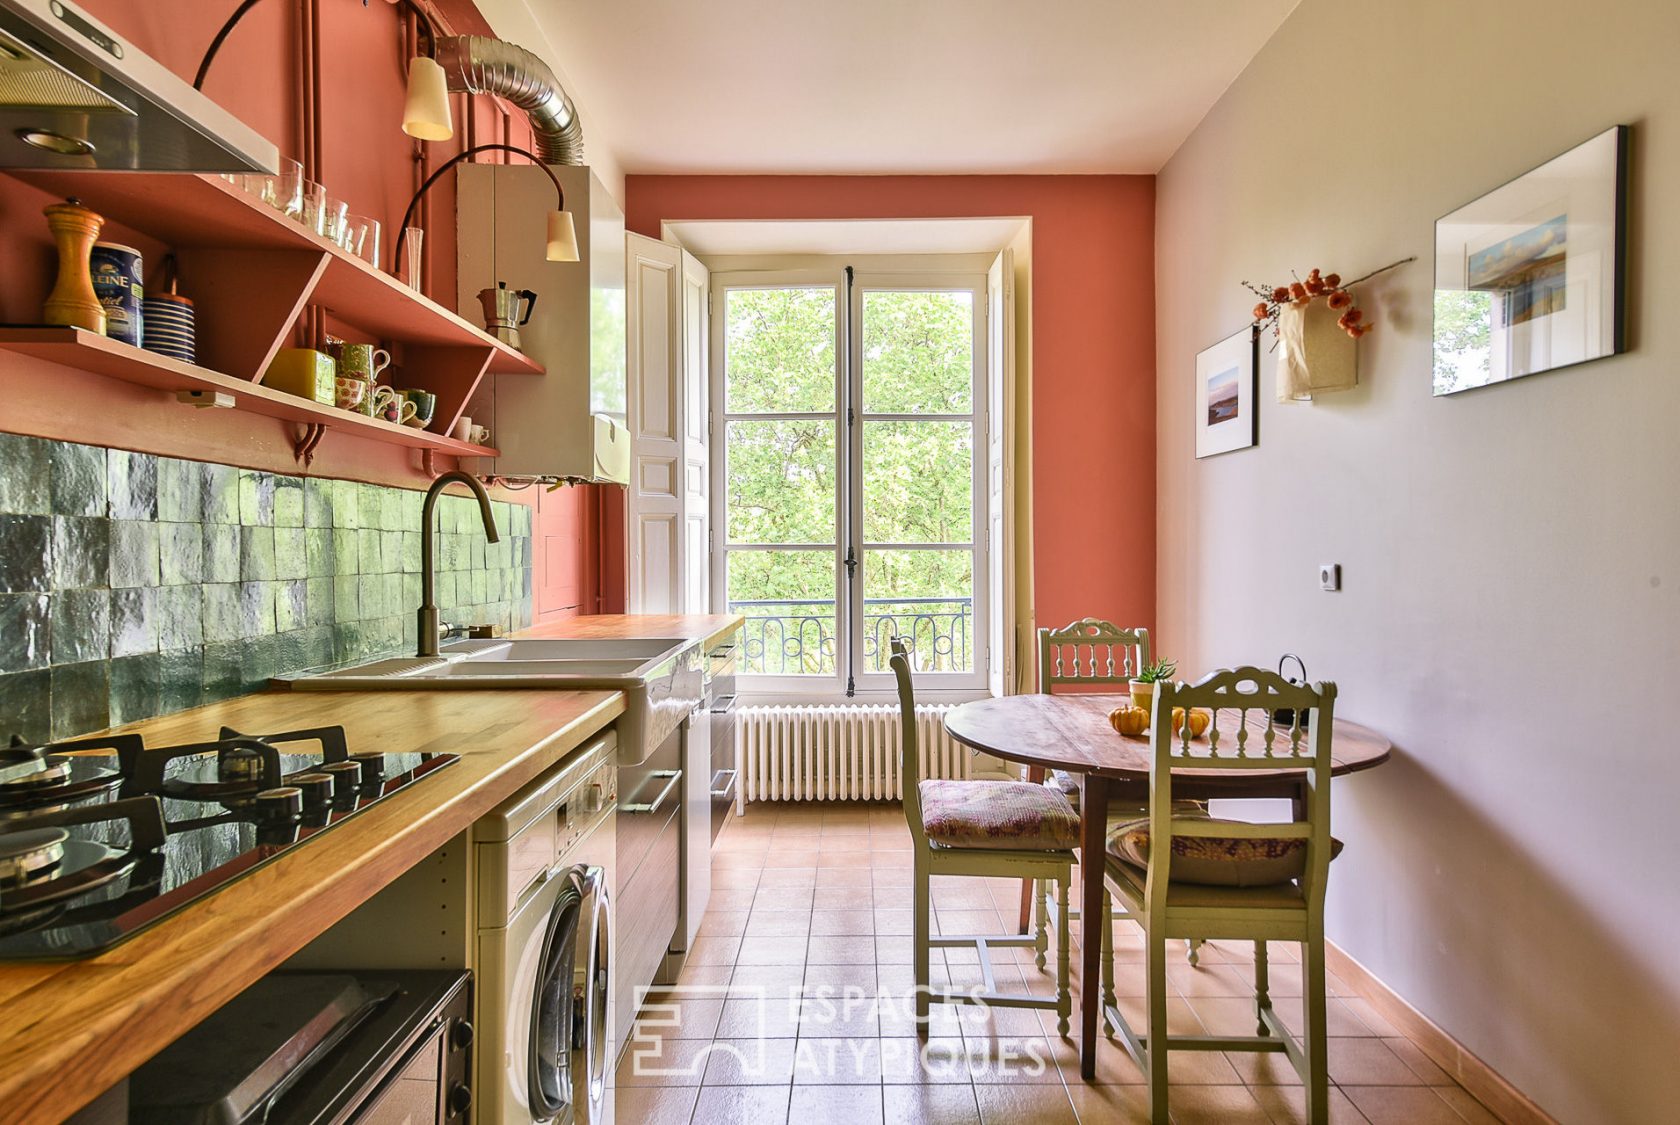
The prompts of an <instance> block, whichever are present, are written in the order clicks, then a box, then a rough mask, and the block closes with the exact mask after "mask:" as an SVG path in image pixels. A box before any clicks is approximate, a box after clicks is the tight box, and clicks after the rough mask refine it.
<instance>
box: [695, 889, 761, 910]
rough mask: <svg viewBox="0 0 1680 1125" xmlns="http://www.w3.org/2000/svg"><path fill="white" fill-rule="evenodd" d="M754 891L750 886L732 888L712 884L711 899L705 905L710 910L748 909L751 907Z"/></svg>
mask: <svg viewBox="0 0 1680 1125" xmlns="http://www.w3.org/2000/svg"><path fill="white" fill-rule="evenodd" d="M754 893H755V891H754V888H752V887H741V888H736V889H732V888H729V887H718V886H713V887H712V897H711V900H710V901H709V902H708V903H707V904H706V905H707V908H708V909H710V910H748V909H750V908H751V907H752V904H753V895H754Z"/></svg>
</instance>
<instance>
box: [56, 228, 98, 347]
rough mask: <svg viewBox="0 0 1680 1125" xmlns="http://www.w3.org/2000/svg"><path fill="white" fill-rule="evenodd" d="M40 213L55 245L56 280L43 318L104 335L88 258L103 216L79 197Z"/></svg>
mask: <svg viewBox="0 0 1680 1125" xmlns="http://www.w3.org/2000/svg"><path fill="white" fill-rule="evenodd" d="M43 214H45V215H46V216H47V229H48V230H50V231H52V236H53V242H54V243H56V244H57V246H58V281H57V282H55V283H54V285H53V290H52V293H50V294H49V295H48V296H47V303H46V321H47V323H48V324H68V325H74V326H75V327H77V328H85V329H87V330H88V331H89V332H97V333H99V334H100V335H101V336H103V335H104V334H105V306H103V305H101V304H100V303H99V298H98V297H97V296H95V295H94V292H93V274H92V270H91V267H90V265H89V260H90V258H91V257H92V254H93V243H94V240H95V239H97V238H98V237H99V228H101V227H103V226H104V225H105V220H104V218H103V217H102V216H100V215H97V214H95V213H94V212H92V211H89V210H88V209H87V208H86V207H83V206H82V203H81V200H79V199H71V200H68V201H66V202H64V203H54V204H53V205H52V206H50V207H48V208H46V210H45V211H44V212H43Z"/></svg>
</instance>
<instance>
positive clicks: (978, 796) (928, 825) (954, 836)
mask: <svg viewBox="0 0 1680 1125" xmlns="http://www.w3.org/2000/svg"><path fill="white" fill-rule="evenodd" d="M891 664H892V670H893V674H894V675H895V676H896V677H897V678H898V703H899V707H900V709H901V716H902V721H901V723H900V726H901V727H902V730H903V739H902V754H903V758H902V770H903V775H902V776H903V788H904V816H905V819H906V820H907V821H909V824H910V834H911V836H912V838H913V839H912V847H913V849H914V863H913V867H914V874H913V887H914V894H915V899H916V902H915V922H914V926H913V934H914V939H913V940H914V945H915V948H914V958H915V980H916V1021H917V1025H918V1028H919V1030H920V1031H922V1032H923V1033H925V1032H926V1030H927V1018H928V1008H929V1006H930V1005H931V1003H932V1002H934V1001H937V1002H939V1003H941V1004H973V1003H984V1004H987V1005H990V1006H992V1007H997V1008H1043V1009H1048V1010H1053V1011H1055V1013H1056V1014H1057V1016H1058V1017H1059V1019H1058V1022H1057V1030H1058V1031H1059V1032H1060V1033H1061V1034H1063V1035H1066V1034H1067V1033H1068V1024H1069V1017H1070V1016H1071V1014H1072V1012H1073V1000H1072V996H1071V993H1070V992H1069V988H1068V927H1067V899H1068V888H1069V885H1070V884H1071V882H1072V878H1073V862H1074V860H1073V847H1074V845H1075V844H1076V843H1078V841H1079V818H1078V816H1076V815H1075V814H1074V811H1073V808H1072V806H1070V805H1069V804H1068V802H1067V799H1066V798H1065V797H1063V796H1062V795H1061V794H1059V793H1056V792H1054V791H1053V790H1050V789H1047V788H1045V787H1044V786H1043V785H1033V784H1030V783H1028V782H1024V781H943V780H929V781H923V780H921V752H920V748H919V747H918V746H917V740H916V699H915V692H914V689H913V688H912V686H911V683H910V657H909V650H908V649H907V647H906V646H905V644H904V642H903V641H901V640H899V639H898V638H894V639H893V642H892V660H891ZM935 875H979V876H992V877H998V876H1002V877H1004V878H1011V877H1020V878H1025V879H1035V880H1036V879H1045V880H1050V881H1054V883H1055V884H1056V886H1057V888H1058V891H1057V897H1058V902H1059V904H1060V911H1061V914H1060V925H1059V926H1058V927H1057V952H1058V956H1057V959H1056V995H1055V996H1054V997H1053V998H1049V997H1042V996H1030V995H1022V994H1018V993H1015V994H1008V993H1000V992H999V991H998V989H997V982H996V979H995V976H994V973H993V969H992V960H991V954H990V948H991V947H992V946H999V947H1009V946H1017V947H1019V946H1031V947H1033V948H1035V949H1036V950H1037V951H1038V958H1037V960H1038V966H1039V968H1041V969H1042V968H1043V967H1044V959H1045V957H1044V955H1045V949H1046V947H1047V937H1046V934H1045V928H1044V925H1043V923H1042V922H1041V923H1040V925H1039V927H1038V929H1037V932H1036V933H1033V934H1030V935H1028V934H997V935H950V934H941V935H940V936H938V937H934V936H933V934H932V933H931V928H930V912H931V906H932V901H933V899H932V879H933V876H935ZM952 947H969V948H973V949H974V951H975V952H976V953H977V954H978V956H979V959H980V973H981V979H982V981H983V984H982V986H981V987H980V988H979V989H968V990H962V989H951V988H933V987H932V985H931V981H930V977H929V960H930V956H931V951H932V950H934V949H941V948H952Z"/></svg>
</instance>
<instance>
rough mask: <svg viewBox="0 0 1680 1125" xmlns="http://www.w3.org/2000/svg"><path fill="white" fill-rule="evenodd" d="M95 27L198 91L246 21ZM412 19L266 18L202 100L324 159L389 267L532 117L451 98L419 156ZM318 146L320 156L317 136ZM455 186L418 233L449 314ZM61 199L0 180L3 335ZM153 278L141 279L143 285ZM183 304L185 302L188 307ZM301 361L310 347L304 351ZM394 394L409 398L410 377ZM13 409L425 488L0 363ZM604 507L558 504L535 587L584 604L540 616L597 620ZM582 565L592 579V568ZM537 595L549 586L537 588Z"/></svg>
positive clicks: (546, 528)
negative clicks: (217, 48)
mask: <svg viewBox="0 0 1680 1125" xmlns="http://www.w3.org/2000/svg"><path fill="white" fill-rule="evenodd" d="M81 2H82V4H83V6H84V7H86V8H87V9H88V11H89V12H90V13H91V14H92V15H93V16H94V17H95V18H97V19H100V20H102V21H104V22H105V23H107V24H109V25H110V26H111V28H112V29H113V30H115V31H116V32H117V33H118V34H119V35H121V36H124V37H126V38H128V39H129V40H130V41H131V42H133V43H134V44H135V45H137V46H138V47H140V48H141V49H142V50H144V51H146V52H148V53H150V54H151V55H153V57H155V58H157V59H158V60H159V61H160V62H162V63H164V64H165V65H166V66H168V67H170V68H171V69H172V70H174V71H175V72H176V73H177V74H179V75H181V76H182V77H183V78H186V79H188V80H190V79H191V78H192V76H193V74H194V72H195V71H196V70H197V68H198V63H199V59H200V58H201V57H202V55H203V52H204V49H205V48H206V47H207V46H208V45H209V42H210V40H211V38H212V37H213V36H214V34H215V32H216V29H217V27H218V26H219V25H220V23H221V21H222V20H223V19H224V18H226V16H227V14H229V13H231V12H232V11H233V9H234V7H235V6H236V5H235V3H234V2H233V0H227V2H226V3H215V4H208V3H202V2H201V3H192V4H134V3H132V2H131V0H81ZM436 7H437V8H438V9H439V10H440V12H441V17H442V23H443V30H444V33H445V34H447V33H449V32H450V31H451V30H453V31H455V32H461V33H465V32H474V33H487V32H488V30H489V29H488V27H487V25H485V23H484V21H483V19H482V17H481V16H480V15H479V13H478V12H477V10H476V9H475V8H474V7H473V6H472V4H471V3H470V0H442V2H441V3H439V4H437V5H436ZM307 12H314V13H315V14H316V18H317V19H318V20H319V29H318V31H319V34H318V42H319V50H318V51H317V50H314V49H312V48H311V46H310V44H309V41H308V37H307V36H306V35H305V33H304V31H303V28H304V27H305V19H304V16H305V13H307ZM405 20H406V16H405V15H403V14H402V13H401V12H400V10H399V9H398V8H397V7H396V6H395V5H393V4H389V3H383V2H381V3H374V4H370V5H368V6H366V7H364V6H363V5H361V4H356V3H347V2H344V0H268V2H267V3H263V4H259V5H257V6H256V7H255V8H253V9H252V10H251V11H250V13H249V14H248V15H246V17H245V18H244V19H243V20H242V21H241V22H240V24H239V26H238V27H236V28H235V29H234V31H233V33H232V34H231V35H230V36H229V38H228V40H227V42H226V43H225V44H224V46H223V47H222V50H221V52H220V53H219V54H218V55H217V57H216V61H215V63H214V65H213V66H212V68H211V70H210V73H209V77H208V80H207V81H206V83H205V87H204V90H205V93H206V94H208V95H209V96H210V97H212V98H215V99H216V100H217V101H218V102H220V103H221V104H222V105H223V106H224V107H225V108H226V109H228V110H229V111H230V112H232V113H233V114H235V115H236V116H238V117H240V118H241V119H242V120H244V121H245V122H246V123H247V124H249V125H251V126H252V127H253V128H255V129H256V130H257V131H259V132H261V133H262V134H264V135H265V136H267V137H268V139H269V140H271V141H273V142H274V143H275V145H276V146H278V148H279V149H280V152H281V153H282V154H283V155H286V156H291V157H294V158H297V159H300V160H304V161H305V163H306V166H307V165H308V164H309V163H310V158H309V157H308V156H306V153H307V152H308V150H310V149H314V150H315V155H314V163H315V166H316V171H315V173H314V178H316V179H318V180H320V181H321V182H322V183H324V184H326V185H327V187H328V190H329V191H331V192H332V193H333V194H334V195H337V196H339V197H340V198H342V199H344V200H346V201H347V202H348V203H349V204H350V210H351V211H352V212H353V213H358V214H366V215H370V216H372V217H374V218H376V219H378V220H379V221H380V223H381V224H382V226H383V227H384V242H385V246H384V248H383V250H382V255H383V257H384V260H385V262H386V263H388V262H389V260H390V250H391V245H392V242H393V240H394V238H395V236H396V231H395V228H396V227H397V224H398V223H399V222H401V219H402V213H403V209H404V207H405V206H406V205H407V203H408V199H409V197H410V195H411V194H412V193H413V191H414V190H415V188H416V187H418V186H419V183H420V180H421V178H423V177H424V175H425V174H426V173H427V171H429V170H430V169H431V168H435V167H437V166H438V164H440V163H442V162H443V161H444V160H447V159H448V158H449V157H450V156H452V155H454V154H455V153H456V152H459V151H460V150H461V148H463V147H465V146H466V145H468V144H473V143H484V142H486V141H510V142H511V143H515V144H522V143H528V141H529V136H530V132H529V127H528V125H527V123H526V121H525V119H524V118H523V116H522V115H513V116H511V117H510V116H509V115H508V114H507V113H505V112H503V110H502V109H501V108H500V103H498V102H495V101H493V100H492V99H489V98H468V96H467V95H464V94H462V95H456V97H455V106H454V109H455V122H456V131H455V137H454V139H452V140H449V141H442V142H437V143H433V144H428V145H421V144H419V143H418V142H415V141H413V140H411V139H410V138H408V137H406V136H404V135H403V133H402V132H401V130H400V129H399V127H398V126H399V122H400V120H401V113H402V105H403V97H404V88H405V73H406V53H405V31H404V27H405ZM311 61H313V62H314V64H315V69H316V70H317V71H318V74H319V78H318V90H319V93H318V96H313V95H312V96H310V97H309V98H307V99H306V96H305V89H304V87H305V84H306V83H305V81H304V77H303V76H304V75H305V74H306V73H307V72H308V65H307V64H308V63H309V62H311ZM310 101H312V102H313V103H314V105H315V106H316V109H317V115H318V118H319V127H318V130H315V131H311V130H310V129H308V128H307V126H306V118H307V115H306V112H305V106H306V105H307V104H308V103H309V102H310ZM317 133H318V142H317V140H316V134H317ZM453 187H454V185H453V182H452V180H450V179H449V178H448V177H446V178H445V179H444V180H443V181H440V182H439V183H438V184H437V186H436V187H434V188H433V189H432V190H431V191H430V192H429V193H428V194H427V196H426V200H425V203H424V205H423V206H424V211H423V212H422V218H421V225H422V226H424V227H425V228H426V230H427V238H426V243H425V247H426V251H427V260H428V261H427V268H428V274H427V285H426V289H427V292H428V293H429V294H430V295H432V296H433V297H434V298H437V299H439V300H440V301H441V302H442V303H443V304H445V305H450V306H452V305H454V303H455V301H454V293H455V271H454V259H455V246H454V213H455V200H454V190H453ZM50 202H52V199H51V197H49V196H47V195H45V194H44V193H42V192H40V191H37V190H36V189H34V188H32V187H29V186H27V185H24V184H22V183H20V182H19V181H17V180H14V179H11V178H10V177H7V176H4V175H0V245H4V246H5V247H6V251H5V253H3V254H0V323H14V324H17V323H30V322H32V321H33V322H38V321H39V319H40V308H41V301H42V299H43V298H44V297H45V296H46V293H47V291H48V289H49V288H50V287H51V283H52V276H53V269H54V259H53V255H52V252H51V242H50V240H49V239H48V237H47V231H46V224H45V221H44V220H43V219H42V216H41V208H42V207H43V206H44V205H45V204H47V203H50ZM104 237H106V238H109V239H114V240H119V241H123V242H127V243H131V244H133V245H136V246H138V247H139V248H140V249H141V250H142V251H143V252H144V253H145V254H146V258H147V262H148V267H150V266H151V265H153V264H155V263H156V262H157V261H158V260H159V259H160V258H161V255H162V253H163V252H164V251H165V250H166V249H167V248H166V247H164V246H163V245H162V244H160V243H158V242H156V241H155V240H152V239H150V238H148V237H147V236H146V235H145V233H144V232H143V231H127V230H123V229H121V228H118V227H116V226H115V225H114V224H113V225H112V226H111V227H110V228H109V229H108V230H107V232H106V233H105V235H104ZM150 272H151V270H150V268H148V273H150ZM189 295H190V294H189ZM327 327H328V329H329V330H332V331H335V332H336V333H337V334H340V335H345V336H347V337H348V338H350V339H364V340H365V339H369V337H367V336H365V335H359V334H358V333H356V332H355V331H354V329H346V328H345V326H342V325H339V324H336V323H335V322H333V321H331V320H329V321H328V322H327ZM298 342H299V343H300V344H313V343H316V342H317V341H314V340H310V339H307V338H305V337H304V336H303V335H302V334H301V330H300V336H299V339H298ZM393 371H394V381H395V382H396V384H397V385H399V386H400V385H402V376H401V372H400V371H396V370H395V369H393ZM0 376H4V380H5V381H4V392H5V401H6V405H5V409H4V410H3V411H0V428H4V429H6V430H9V431H14V432H20V433H31V434H37V435H40V436H44V437H53V438H60V439H66V440H74V441H81V442H88V443H92V444H96V445H110V446H115V447H120V448H127V449H137V450H142V451H145V452H151V453H161V454H168V455H171V456H175V457H185V458H192V459H197V460H207V461H221V462H225V463H230V464H236V465H243V466H248V467H251V468H261V469H268V470H272V471H277V472H288V473H300V472H306V471H307V472H310V473H313V474H315V475H319V476H330V477H342V478H353V479H360V480H368V481H374V482H378V483H384V484H395V485H403V486H406V487H409V488H419V487H424V486H425V485H426V483H428V480H429V478H428V477H427V476H426V475H425V474H424V473H423V472H422V471H421V470H420V468H419V466H418V464H417V459H416V457H415V456H414V455H412V454H410V453H409V452H408V451H406V450H403V449H400V448H397V447H393V446H389V445H385V444H382V443H379V442H373V441H368V440H365V439H362V438H357V437H352V436H348V435H345V434H342V433H334V432H332V431H329V432H328V433H327V436H326V438H325V439H324V440H323V441H322V443H321V445H320V446H319V447H318V449H317V451H316V458H315V462H314V465H313V467H312V468H311V469H309V470H305V469H304V467H303V466H302V465H301V464H300V463H298V462H296V461H294V459H293V457H292V453H291V447H290V444H289V437H288V428H287V427H286V426H285V425H283V424H282V423H280V422H278V421H276V420H273V419H268V418H260V417H255V416H251V415H246V414H240V413H235V412H228V411H216V410H213V411H202V412H195V411H193V410H190V409H188V408H186V407H183V406H180V405H178V404H177V403H175V402H174V401H173V399H172V398H171V397H170V396H167V395H164V394H161V393H157V392H152V391H147V390H143V389H141V388H137V387H133V386H129V385H127V384H122V383H116V382H112V381H110V380H106V379H102V378H99V377H97V376H93V375H88V374H86V373H83V372H79V371H68V370H66V369H65V368H63V367H59V366H57V365H54V364H49V363H44V362H40V361H34V360H25V359H23V358H21V357H18V356H13V355H5V354H0ZM438 467H439V468H440V469H446V468H451V467H453V464H452V459H450V458H447V457H440V458H438ZM504 498H505V499H508V500H513V501H519V502H526V503H533V502H534V500H535V495H534V492H533V491H526V492H517V493H506V494H505V495H504ZM598 508H599V504H598V503H595V502H593V501H591V502H587V503H580V502H579V500H578V498H575V497H574V498H572V499H571V500H569V501H568V502H565V503H554V504H549V505H546V506H544V508H543V509H542V510H540V511H539V512H538V517H537V520H538V529H539V532H540V533H539V534H538V535H537V536H536V537H535V546H536V551H537V552H538V553H539V554H540V552H541V551H542V549H543V546H544V544H549V545H551V546H552V547H553V548H554V549H564V550H567V551H570V552H572V554H573V557H571V558H567V559H562V560H556V561H555V562H554V563H553V564H552V566H549V565H547V564H545V561H544V560H543V559H542V558H540V557H538V558H535V559H534V560H533V563H534V566H535V568H536V572H537V573H543V572H544V571H545V569H548V570H555V571H564V572H567V573H572V574H576V575H579V576H580V577H581V579H582V580H583V581H584V582H585V583H586V585H584V586H581V587H580V586H578V585H576V584H575V583H574V584H572V585H570V586H565V587H559V586H553V585H551V586H549V587H548V588H549V590H550V593H551V595H552V594H554V593H555V592H556V591H558V590H559V589H561V588H564V589H566V590H567V591H568V593H567V595H566V598H567V600H564V601H553V600H549V601H546V602H545V601H544V600H543V598H542V596H541V595H540V594H539V595H538V601H537V605H536V607H535V608H536V612H537V614H538V615H539V616H545V615H547V616H552V615H555V614H557V613H564V612H577V611H578V608H579V607H580V606H582V607H585V608H591V607H592V606H593V602H594V598H595V597H596V591H597V589H598V587H597V586H596V585H594V584H595V583H597V582H598V577H597V575H598V570H597V568H596V566H595V565H594V562H593V560H594V559H595V557H596V553H595V541H596V539H597V537H598V535H599V531H598V524H597V523H595V522H591V523H587V524H586V523H583V522H579V521H581V520H584V519H586V518H587V519H589V520H592V521H595V520H598V518H599V517H598V516H597V515H596V514H595V513H596V512H597V510H598ZM586 562H587V563H588V565H585V563H586ZM536 585H537V586H538V588H539V590H540V589H542V587H543V584H542V583H540V582H539V583H537V584H536Z"/></svg>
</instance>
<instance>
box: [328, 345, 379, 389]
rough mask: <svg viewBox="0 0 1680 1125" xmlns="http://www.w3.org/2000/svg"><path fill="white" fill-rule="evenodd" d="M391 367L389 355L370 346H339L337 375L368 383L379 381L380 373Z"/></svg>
mask: <svg viewBox="0 0 1680 1125" xmlns="http://www.w3.org/2000/svg"><path fill="white" fill-rule="evenodd" d="M389 366H391V353H390V352H388V351H386V350H385V349H384V348H376V347H374V346H373V345H372V344H340V345H339V348H338V373H339V374H340V375H354V376H356V377H357V378H358V379H366V380H367V381H368V382H370V383H377V382H378V381H379V374H380V372H382V371H384V370H385V369H386V368H387V367H389Z"/></svg>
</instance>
